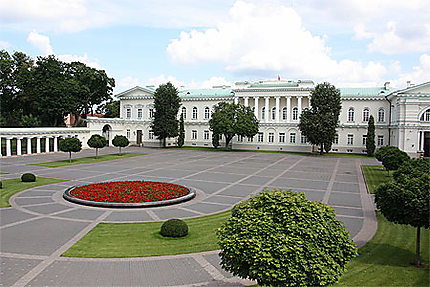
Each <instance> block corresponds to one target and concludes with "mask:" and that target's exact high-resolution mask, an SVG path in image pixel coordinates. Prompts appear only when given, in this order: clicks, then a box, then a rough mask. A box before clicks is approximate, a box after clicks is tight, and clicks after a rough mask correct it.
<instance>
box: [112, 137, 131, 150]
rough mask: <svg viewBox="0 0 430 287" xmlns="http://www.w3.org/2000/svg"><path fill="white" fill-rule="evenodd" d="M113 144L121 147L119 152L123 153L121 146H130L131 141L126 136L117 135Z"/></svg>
mask: <svg viewBox="0 0 430 287" xmlns="http://www.w3.org/2000/svg"><path fill="white" fill-rule="evenodd" d="M112 144H113V145H114V146H116V147H119V153H120V154H121V148H123V147H126V146H128V145H129V144H130V141H129V140H128V138H127V137H125V136H119V135H116V136H115V137H114V138H113V140H112Z"/></svg>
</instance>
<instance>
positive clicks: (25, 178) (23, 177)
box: [21, 173, 36, 182]
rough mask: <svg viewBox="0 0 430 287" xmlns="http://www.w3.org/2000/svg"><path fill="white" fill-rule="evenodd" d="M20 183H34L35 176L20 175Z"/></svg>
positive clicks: (29, 174)
mask: <svg viewBox="0 0 430 287" xmlns="http://www.w3.org/2000/svg"><path fill="white" fill-rule="evenodd" d="M21 181H22V182H35V181H36V176H35V175H34V174H32V173H24V174H23V175H21Z"/></svg>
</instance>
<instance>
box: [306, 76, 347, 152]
mask: <svg viewBox="0 0 430 287" xmlns="http://www.w3.org/2000/svg"><path fill="white" fill-rule="evenodd" d="M311 106H312V107H311V109H308V110H304V111H303V112H302V115H301V117H300V123H299V129H300V131H301V132H302V134H303V135H305V136H306V137H307V139H308V141H309V142H310V143H311V144H314V145H319V146H320V148H321V150H320V153H321V154H322V153H323V152H324V150H330V148H325V147H324V146H327V147H331V144H332V142H333V140H334V137H335V135H336V128H337V126H338V120H339V114H340V110H341V107H342V106H341V100H340V91H339V90H338V89H336V87H335V86H333V85H331V84H330V83H327V82H326V83H322V84H318V85H317V86H316V87H315V89H314V90H313V91H311Z"/></svg>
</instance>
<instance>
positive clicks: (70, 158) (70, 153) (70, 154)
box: [69, 151, 72, 163]
mask: <svg viewBox="0 0 430 287" xmlns="http://www.w3.org/2000/svg"><path fill="white" fill-rule="evenodd" d="M69 162H70V163H72V152H71V151H69Z"/></svg>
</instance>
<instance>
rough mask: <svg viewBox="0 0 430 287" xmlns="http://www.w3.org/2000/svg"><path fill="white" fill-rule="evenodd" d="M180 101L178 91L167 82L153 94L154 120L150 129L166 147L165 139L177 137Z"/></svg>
mask: <svg viewBox="0 0 430 287" xmlns="http://www.w3.org/2000/svg"><path fill="white" fill-rule="evenodd" d="M180 104H181V99H180V98H179V96H178V91H177V90H176V88H175V87H174V86H173V85H172V83H170V82H168V83H167V84H162V85H160V86H159V87H158V88H157V90H155V93H154V110H155V111H154V119H153V120H152V124H151V129H152V131H153V132H154V135H155V136H156V137H157V138H158V139H159V140H161V141H162V142H163V147H166V138H170V137H176V136H178V119H177V115H178V110H179V106H180Z"/></svg>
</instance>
